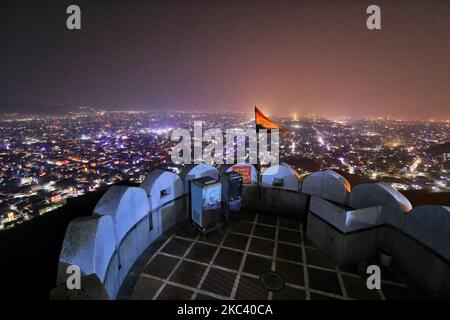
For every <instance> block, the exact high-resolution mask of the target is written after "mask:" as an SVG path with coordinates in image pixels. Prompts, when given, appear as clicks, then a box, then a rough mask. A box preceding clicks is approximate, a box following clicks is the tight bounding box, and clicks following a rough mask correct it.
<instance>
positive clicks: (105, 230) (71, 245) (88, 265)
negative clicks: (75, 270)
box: [58, 216, 116, 282]
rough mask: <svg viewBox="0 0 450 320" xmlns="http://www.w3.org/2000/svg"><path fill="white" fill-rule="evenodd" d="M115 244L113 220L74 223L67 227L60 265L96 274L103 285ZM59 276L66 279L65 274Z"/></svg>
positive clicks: (78, 221)
mask: <svg viewBox="0 0 450 320" xmlns="http://www.w3.org/2000/svg"><path fill="white" fill-rule="evenodd" d="M115 243H116V239H115V237H114V225H113V221H112V218H111V217H110V216H94V217H92V216H91V217H83V218H77V219H74V220H72V221H71V222H70V224H69V226H68V227H67V230H66V234H65V236H64V242H63V245H62V249H61V253H60V256H59V262H60V263H63V264H67V265H77V266H79V267H80V270H81V271H82V273H83V274H85V275H90V274H92V273H95V274H96V275H97V276H98V278H99V279H100V280H101V281H102V282H104V281H105V276H106V271H107V269H108V266H109V262H110V260H111V257H112V256H113V254H114V251H115ZM63 269H65V268H63ZM59 273H60V274H59V275H58V279H59V281H61V279H65V277H67V274H66V270H59Z"/></svg>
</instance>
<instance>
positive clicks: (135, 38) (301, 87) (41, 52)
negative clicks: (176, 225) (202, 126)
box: [0, 0, 450, 119]
mask: <svg viewBox="0 0 450 320" xmlns="http://www.w3.org/2000/svg"><path fill="white" fill-rule="evenodd" d="M70 4H77V5H79V6H80V7H81V11H82V30H79V31H69V30H67V28H66V18H67V16H68V15H67V14H66V8H67V6H68V5H70ZM370 4H378V5H379V6H380V7H381V20H382V22H381V23H382V29H381V30H375V31H370V30H368V29H367V28H366V18H367V17H368V15H367V14H366V13H365V11H366V8H367V6H368V5H370ZM0 58H1V59H0V111H9V110H10V109H11V106H14V108H16V110H19V109H20V108H22V107H23V108H26V106H30V105H32V106H38V105H61V106H62V108H65V107H67V108H69V107H68V106H73V105H90V106H97V107H103V108H111V109H132V108H140V109H166V108H172V109H184V110H194V109H196V110H211V111H214V110H217V111H222V110H227V109H228V110H242V111H248V112H251V111H252V110H253V109H252V108H253V106H254V105H260V106H262V108H263V110H265V111H268V112H269V113H270V112H271V113H275V112H279V113H286V114H287V113H292V112H297V113H299V114H307V113H315V114H324V115H329V116H339V115H352V116H354V117H359V116H386V115H392V116H394V117H401V118H410V119H411V118H414V119H415V118H422V119H428V118H435V119H450V1H448V0H442V1H437V0H434V1H433V0H428V1H401V0H395V1H380V0H370V1H349V0H347V1H336V0H333V1H321V0H315V1H300V0H296V1H281V0H278V1H263V0H247V1H244V0H241V1H232V0H227V1H214V0H209V1H203V0H195V1H189V0H184V1H177V2H175V1H167V0H164V1H149V0H148V1H144V0H141V1H125V0H123V1H112V0H108V1H93V0H90V1H79V0H71V1H65V0H55V1H21V0H2V1H1V4H0ZM17 106H19V107H17ZM35 108H38V107H35Z"/></svg>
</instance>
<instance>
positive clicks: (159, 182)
mask: <svg viewBox="0 0 450 320" xmlns="http://www.w3.org/2000/svg"><path fill="white" fill-rule="evenodd" d="M140 187H141V188H142V189H144V190H145V192H146V193H147V196H148V197H149V203H150V209H151V210H154V209H155V208H158V207H160V206H162V205H163V204H165V203H168V202H170V201H173V200H174V199H176V198H179V197H181V196H182V195H183V194H184V184H183V181H182V180H181V178H180V177H179V176H178V175H176V174H175V173H173V172H170V171H165V170H161V169H156V170H153V171H151V172H150V173H149V174H148V175H147V176H146V177H145V179H144V181H143V182H142V183H141V185H140Z"/></svg>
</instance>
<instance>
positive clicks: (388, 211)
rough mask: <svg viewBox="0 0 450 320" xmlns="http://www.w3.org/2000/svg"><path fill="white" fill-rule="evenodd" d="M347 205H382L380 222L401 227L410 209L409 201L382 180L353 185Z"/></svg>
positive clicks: (357, 207) (364, 206)
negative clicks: (404, 214)
mask: <svg viewBox="0 0 450 320" xmlns="http://www.w3.org/2000/svg"><path fill="white" fill-rule="evenodd" d="M348 205H349V206H350V207H352V208H356V209H361V208H367V207H373V206H379V205H382V206H383V212H382V215H381V218H380V223H388V224H391V225H393V226H395V227H397V228H401V225H402V223H403V218H404V216H403V215H402V213H407V212H409V211H410V210H411V209H412V205H411V202H409V200H408V199H407V198H406V197H405V196H404V195H402V194H401V193H400V192H399V191H397V190H396V189H394V188H393V187H391V186H390V185H388V184H387V183H384V182H376V183H363V184H359V185H357V186H355V187H354V188H353V190H352V191H351V192H350V198H349V201H348Z"/></svg>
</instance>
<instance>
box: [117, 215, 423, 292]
mask: <svg viewBox="0 0 450 320" xmlns="http://www.w3.org/2000/svg"><path fill="white" fill-rule="evenodd" d="M356 269H357V268H356V267H353V266H350V267H348V268H344V269H343V270H341V269H339V268H337V267H336V266H334V265H333V263H331V262H330V261H329V260H328V259H327V257H325V256H324V255H323V254H322V253H320V252H319V251H318V250H317V249H316V248H314V246H313V245H312V244H311V243H310V242H309V241H308V240H306V239H305V237H304V234H303V229H302V225H301V224H300V223H299V222H297V221H294V220H290V219H285V218H281V217H276V216H273V215H264V214H256V213H249V212H246V213H243V214H242V217H241V220H240V221H239V222H236V223H233V224H231V225H230V226H228V227H227V228H224V229H223V230H222V231H216V232H212V233H211V234H208V235H206V236H202V235H200V234H199V233H198V232H197V231H196V230H195V228H194V227H193V226H192V225H191V223H190V222H186V223H183V224H181V225H179V226H178V227H177V229H176V230H175V231H174V232H172V233H171V234H169V235H165V237H164V238H162V239H159V240H158V242H157V243H154V244H152V245H151V246H150V248H149V249H148V250H147V251H146V252H145V253H144V254H143V255H142V257H141V258H140V259H139V260H138V261H137V263H136V265H135V266H134V267H133V268H132V270H131V271H130V274H129V276H128V277H127V279H126V281H125V282H124V286H123V287H122V289H121V293H120V294H119V298H122V299H238V300H246V299H258V300H259V299H261V300H266V299H268V300H272V299H300V300H304V299H312V300H315V299H344V300H347V299H382V300H385V299H413V298H420V297H421V296H420V295H419V294H418V293H416V291H414V290H412V289H409V288H408V287H407V286H406V285H405V284H403V282H402V281H400V280H399V277H398V276H396V275H394V274H393V273H392V272H391V271H390V270H387V269H382V285H381V290H368V289H367V287H366V281H365V279H363V278H362V277H360V276H359V275H358V273H357V271H356ZM267 272H275V273H276V274H277V275H275V278H277V279H280V281H279V283H277V284H276V287H278V288H279V289H278V290H277V291H270V290H268V289H267V288H270V286H269V284H268V283H264V277H261V275H264V274H267ZM266 278H267V279H272V280H273V279H274V277H273V276H271V277H266ZM272 285H273V284H272Z"/></svg>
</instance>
